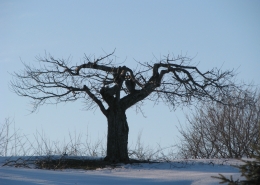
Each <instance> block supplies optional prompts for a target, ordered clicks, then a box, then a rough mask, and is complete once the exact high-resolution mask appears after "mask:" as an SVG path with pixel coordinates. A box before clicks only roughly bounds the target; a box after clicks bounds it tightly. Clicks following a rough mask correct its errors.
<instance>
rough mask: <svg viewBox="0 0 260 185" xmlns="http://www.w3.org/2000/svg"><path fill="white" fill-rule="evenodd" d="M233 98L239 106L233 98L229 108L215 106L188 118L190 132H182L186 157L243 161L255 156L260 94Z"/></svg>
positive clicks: (181, 148) (212, 105)
mask: <svg viewBox="0 0 260 185" xmlns="http://www.w3.org/2000/svg"><path fill="white" fill-rule="evenodd" d="M233 95H235V96H236V97H238V99H240V101H239V103H238V102H234V101H235V100H234V99H232V98H229V99H228V104H227V105H223V104H221V103H217V102H212V103H211V104H205V105H201V106H199V107H198V108H196V111H195V112H194V113H193V114H192V115H191V116H187V120H188V123H189V126H188V128H187V129H183V128H182V127H181V129H180V133H181V135H182V141H181V145H180V153H181V155H182V156H183V157H185V158H241V157H250V156H251V155H252V154H253V152H254V151H255V149H254V148H252V146H253V145H259V142H260V134H259V130H260V128H259V125H258V122H259V120H260V94H259V95H257V93H256V92H252V91H244V92H241V93H234V94H233ZM236 99H237V98H236ZM234 105H236V106H234Z"/></svg>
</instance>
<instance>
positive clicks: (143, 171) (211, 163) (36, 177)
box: [0, 157, 240, 185]
mask: <svg viewBox="0 0 260 185" xmlns="http://www.w3.org/2000/svg"><path fill="white" fill-rule="evenodd" d="M5 160H6V158H4V157H0V163H1V167H0V184H1V185H7V184H8V185H9V184H15V185H16V184H17V185H33V184H35V185H36V184H46V185H83V184H124V185H130V184H134V185H136V184H142V185H148V184H171V185H190V184H192V185H203V184H210V185H211V184H219V181H218V180H217V179H214V178H211V176H217V175H218V174H219V173H221V174H223V175H225V176H228V177H229V176H230V175H233V177H234V179H237V178H239V177H240V174H239V171H238V169H237V168H235V167H232V166H230V165H238V164H240V161H238V160H234V159H230V160H180V161H174V162H162V163H152V164H132V165H130V164H127V165H123V164H122V165H120V166H119V167H117V168H103V169H97V170H74V169H66V170H55V171H54V170H42V169H29V168H15V167H8V166H2V165H3V164H4V161H5Z"/></svg>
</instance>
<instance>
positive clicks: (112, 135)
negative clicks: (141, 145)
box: [105, 107, 129, 162]
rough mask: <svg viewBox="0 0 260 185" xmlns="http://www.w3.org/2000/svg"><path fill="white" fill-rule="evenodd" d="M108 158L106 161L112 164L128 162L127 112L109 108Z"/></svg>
mask: <svg viewBox="0 0 260 185" xmlns="http://www.w3.org/2000/svg"><path fill="white" fill-rule="evenodd" d="M107 121H108V133H107V156H106V158H105V160H107V161H111V162H127V161H128V160H129V157H128V150H127V144H128V132H129V128H128V124H127V120H126V115H125V110H122V109H121V108H120V107H118V108H114V107H113V108H109V109H108V114H107Z"/></svg>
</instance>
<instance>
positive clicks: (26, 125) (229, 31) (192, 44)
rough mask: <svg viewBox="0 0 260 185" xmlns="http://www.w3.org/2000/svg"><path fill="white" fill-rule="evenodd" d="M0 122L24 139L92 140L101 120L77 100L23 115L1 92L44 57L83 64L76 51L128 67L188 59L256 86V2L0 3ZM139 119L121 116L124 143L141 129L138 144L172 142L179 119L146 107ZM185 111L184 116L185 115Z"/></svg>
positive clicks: (259, 37) (102, 130) (259, 52)
mask: <svg viewBox="0 0 260 185" xmlns="http://www.w3.org/2000/svg"><path fill="white" fill-rule="evenodd" d="M0 25H1V29H0V38H1V39H0V64H1V67H0V85H1V88H0V95H1V96H0V123H2V122H3V121H4V119H5V118H7V117H11V118H14V121H15V126H16V127H17V128H20V129H21V131H22V132H23V133H25V134H27V135H33V134H35V131H36V130H38V131H40V132H41V131H43V132H45V133H46V135H47V136H48V137H50V138H51V139H53V140H56V139H59V140H63V138H65V137H67V136H68V132H74V131H75V132H77V133H82V134H85V133H86V131H87V130H88V134H89V135H90V136H91V138H92V140H93V141H94V140H95V139H96V138H97V137H99V138H102V137H104V135H105V134H106V129H107V125H106V119H105V117H104V116H103V115H102V114H101V113H100V111H99V110H98V109H97V110H96V111H94V112H91V111H88V112H86V111H84V110H82V109H83V108H84V104H83V103H82V102H76V103H67V104H60V105H57V106H55V105H53V106H51V105H48V106H42V107H40V109H39V111H38V112H37V113H33V114H30V110H31V106H30V99H26V98H22V97H18V96H17V95H16V94H14V93H12V92H11V90H10V88H9V83H10V80H11V79H12V77H11V75H10V73H13V72H14V71H21V70H23V65H22V63H21V61H23V62H25V63H31V64H33V63H34V62H35V61H36V59H35V57H36V56H39V55H40V56H44V55H45V52H47V53H50V54H52V55H53V56H54V57H57V58H65V59H66V58H68V57H70V56H71V58H72V62H73V63H80V62H82V61H83V57H84V53H85V54H87V55H89V54H94V55H96V56H100V55H103V54H105V52H107V53H109V52H112V51H113V50H114V49H115V48H116V53H115V55H116V56H117V57H118V58H117V61H118V62H124V61H125V64H124V65H129V66H136V62H135V60H138V61H142V62H149V61H151V60H152V59H153V58H154V57H157V58H160V57H162V56H165V55H167V54H169V53H173V54H175V55H178V54H186V53H187V55H188V56H190V57H194V59H193V61H194V63H198V64H199V65H198V68H199V69H201V70H202V71H204V70H208V69H211V68H214V67H218V68H220V67H222V69H223V70H226V69H234V70H235V71H236V73H238V75H237V77H236V78H237V81H244V82H246V83H251V82H254V84H257V85H259V84H260V75H259V71H260V1H257V0H251V1H246V0H244V1H241V0H229V1H225V0H213V1H206V0H204V1H203V0H197V1H195V0H194V1H188V0H187V1H175V0H173V1H170V0H162V1H155V0H143V1H130V0H127V1H120V0H111V1H105V0H103V1H101V0H95V1H88V0H86V1H83V0H81V1H61V0H57V1H53V0H46V1H28V0H24V1H18V0H1V1H0ZM146 104H147V105H146V106H144V107H143V111H144V114H145V116H146V117H143V116H142V114H140V113H139V114H136V112H135V110H134V109H131V110H128V111H127V119H128V124H129V128H130V133H129V144H130V145H131V144H133V143H134V142H135V140H136V138H137V135H138V132H140V131H142V134H143V141H144V143H145V144H149V145H155V144H156V143H160V144H161V145H162V146H169V145H172V144H175V140H177V138H176V135H178V132H177V129H176V126H178V125H179V123H178V119H179V120H180V122H181V123H183V124H184V122H185V116H184V113H183V112H182V111H181V110H180V109H177V110H176V111H172V112H171V111H170V110H169V109H168V107H167V106H164V105H163V104H160V105H158V106H155V107H154V106H153V104H152V103H149V102H146ZM186 113H188V112H186Z"/></svg>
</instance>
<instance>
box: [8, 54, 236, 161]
mask: <svg viewBox="0 0 260 185" xmlns="http://www.w3.org/2000/svg"><path fill="white" fill-rule="evenodd" d="M114 58H115V55H114V52H112V53H110V54H106V55H104V56H101V57H98V58H95V56H86V55H85V58H84V62H82V63H81V64H79V65H77V64H76V65H71V64H70V63H71V62H70V60H69V59H68V60H64V59H55V58H54V57H53V56H51V55H46V56H45V57H37V58H36V59H37V61H38V62H39V66H37V67H34V66H33V65H28V64H25V63H24V67H25V69H24V71H22V72H19V73H17V72H15V73H13V80H12V82H11V87H12V90H13V91H14V92H15V93H16V94H17V95H19V96H22V97H29V98H30V99H32V104H33V110H32V111H35V110H37V108H38V107H39V106H41V105H43V104H57V103H61V102H69V101H72V102H73V101H76V100H79V99H83V100H84V102H85V103H86V108H87V109H88V110H90V109H93V108H95V107H96V106H98V107H99V108H100V110H101V112H102V113H103V114H104V115H105V116H106V118H107V123H108V134H107V156H106V157H105V160H109V161H112V162H127V161H128V160H129V157H128V151H127V144H128V132H129V128H128V123H127V118H126V114H125V112H126V110H127V109H128V108H130V107H131V106H133V105H138V102H140V101H142V100H151V101H154V102H155V103H158V102H161V101H162V102H164V103H165V104H166V105H169V106H171V107H176V106H179V105H187V104H191V103H193V102H194V100H199V101H205V102H207V101H209V100H210V101H212V100H213V101H217V102H222V100H221V99H218V97H223V96H220V94H221V95H223V94H229V92H230V91H231V89H236V88H238V87H237V86H236V85H235V84H234V83H233V82H232V80H233V77H234V73H233V71H232V70H231V71H224V72H222V71H221V70H220V69H216V68H214V69H212V70H210V71H206V72H204V73H202V72H201V71H200V70H198V68H197V67H196V66H192V65H190V64H191V61H192V59H191V58H189V57H186V56H177V57H174V56H173V57H171V56H170V55H167V56H165V57H164V58H163V59H161V60H157V61H156V62H153V63H141V62H137V63H138V66H139V67H138V68H137V69H135V70H132V69H131V68H129V67H127V66H118V65H116V64H115V62H114V61H113V59H114ZM158 116H163V115H161V113H160V115H159V114H158Z"/></svg>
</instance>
